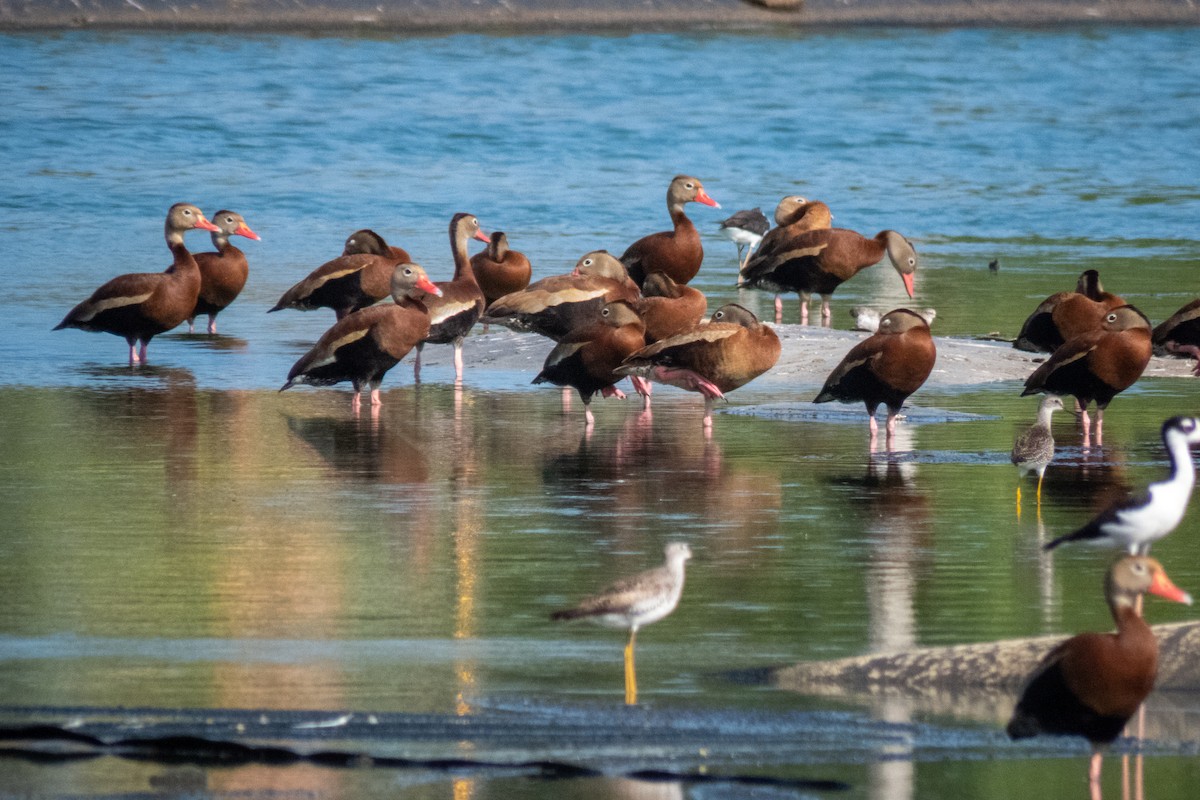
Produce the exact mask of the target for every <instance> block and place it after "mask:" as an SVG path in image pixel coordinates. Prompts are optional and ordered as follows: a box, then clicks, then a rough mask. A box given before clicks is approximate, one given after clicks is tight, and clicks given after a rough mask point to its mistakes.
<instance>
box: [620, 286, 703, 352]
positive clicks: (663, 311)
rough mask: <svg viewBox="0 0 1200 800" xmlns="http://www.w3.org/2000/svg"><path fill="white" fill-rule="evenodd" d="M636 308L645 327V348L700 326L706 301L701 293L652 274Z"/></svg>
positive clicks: (643, 288) (691, 287)
mask: <svg viewBox="0 0 1200 800" xmlns="http://www.w3.org/2000/svg"><path fill="white" fill-rule="evenodd" d="M636 308H637V312H638V316H640V317H641V318H642V322H644V323H646V344H654V343H655V342H657V341H659V340H660V339H666V338H667V337H670V336H674V335H675V334H677V333H684V332H686V331H690V330H691V329H692V328H694V327H696V326H697V325H699V324H700V320H702V319H703V318H704V312H705V311H707V310H708V299H707V298H706V297H705V296H704V292H702V291H700V290H699V289H697V288H695V287H693V286H688V285H686V284H682V285H681V284H678V283H676V282H675V281H673V280H671V277H670V276H669V275H667V274H666V273H664V272H651V273H650V274H649V275H647V276H646V282H645V283H643V284H642V299H641V300H638V301H637V306H636Z"/></svg>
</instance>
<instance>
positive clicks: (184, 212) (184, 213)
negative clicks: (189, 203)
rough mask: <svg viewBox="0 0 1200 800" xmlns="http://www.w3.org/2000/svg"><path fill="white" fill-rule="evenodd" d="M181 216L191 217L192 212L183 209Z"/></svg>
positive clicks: (188, 209)
mask: <svg viewBox="0 0 1200 800" xmlns="http://www.w3.org/2000/svg"><path fill="white" fill-rule="evenodd" d="M183 215H184V216H185V217H190V216H191V215H192V210H191V209H190V208H185V209H184V210H183Z"/></svg>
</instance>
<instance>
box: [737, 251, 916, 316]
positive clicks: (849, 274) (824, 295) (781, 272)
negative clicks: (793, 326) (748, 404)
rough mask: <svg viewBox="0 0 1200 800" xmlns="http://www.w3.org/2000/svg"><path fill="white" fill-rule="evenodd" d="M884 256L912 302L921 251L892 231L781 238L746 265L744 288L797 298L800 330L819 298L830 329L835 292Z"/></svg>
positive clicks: (822, 312) (822, 314) (822, 313)
mask: <svg viewBox="0 0 1200 800" xmlns="http://www.w3.org/2000/svg"><path fill="white" fill-rule="evenodd" d="M768 236H769V234H768ZM885 255H886V256H887V258H888V260H889V261H890V262H891V264H892V266H893V267H894V268H895V269H896V272H897V273H898V274H899V275H900V279H901V281H902V282H903V283H904V291H905V292H907V293H908V296H909V297H912V296H913V285H914V284H913V281H914V275H915V274H916V271H917V251H916V250H915V249H914V248H913V246H912V244H911V243H910V242H909V241H908V240H907V239H905V238H904V237H903V236H901V235H900V234H899V233H897V232H896V231H892V230H885V231H880V232H879V233H878V234H876V235H875V236H874V237H872V238H870V239H868V238H867V237H865V236H863V235H862V234H860V233H856V232H855V231H851V230H846V229H844V228H823V229H820V230H811V231H806V232H802V233H798V234H796V235H789V236H784V237H781V240H780V241H779V242H778V244H776V245H775V246H773V247H771V248H768V246H767V242H766V241H764V242H763V244H762V246H761V247H759V250H758V255H756V256H755V257H754V258H753V259H751V261H750V263H748V264H747V265H746V271H745V279H746V285H747V286H754V287H758V288H761V289H768V290H771V291H774V292H776V293H788V292H797V293H799V295H800V324H801V325H807V324H808V303H809V300H810V298H811V297H812V295H813V294H814V293H816V294H819V295H821V323H822V324H823V325H826V326H828V325H829V324H830V319H831V316H832V311H831V310H830V305H829V302H830V299H831V298H832V296H833V292H834V291H835V290H836V289H837V288H838V287H839V286H841V285H842V284H843V283H845V282H846V281H848V280H850V279H851V278H853V277H854V276H855V275H857V274H858V273H859V272H861V271H862V270H864V269H866V268H867V267H871V266H874V265H875V264H878V263H879V262H880V261H881V260H882V259H883V257H884V256H885Z"/></svg>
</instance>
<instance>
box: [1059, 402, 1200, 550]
mask: <svg viewBox="0 0 1200 800" xmlns="http://www.w3.org/2000/svg"><path fill="white" fill-rule="evenodd" d="M1162 440H1163V445H1164V446H1165V447H1166V448H1167V457H1168V458H1169V459H1170V462H1171V472H1170V474H1169V475H1168V476H1167V477H1166V479H1165V480H1161V481H1158V482H1156V483H1152V484H1150V485H1149V486H1148V487H1147V488H1146V491H1145V492H1143V493H1141V494H1139V495H1134V496H1132V497H1129V498H1126V499H1125V500H1119V501H1117V502H1116V503H1113V504H1112V505H1110V506H1109V507H1108V508H1106V509H1104V511H1101V512H1100V513H1099V514H1098V515H1096V516H1095V517H1094V518H1093V519H1092V520H1091V521H1090V522H1088V523H1087V524H1086V525H1084V526H1083V527H1082V528H1079V529H1078V530H1075V531H1072V532H1071V533H1068V534H1066V535H1065V536H1060V537H1058V538H1057V539H1054V540H1053V541H1051V542H1050V543H1048V544H1047V545H1046V549H1047V550H1053V549H1054V548H1056V547H1058V546H1059V545H1060V544H1065V543H1066V542H1093V543H1095V544H1104V545H1110V546H1114V547H1122V548H1125V549H1127V550H1128V551H1129V552H1130V554H1140V555H1145V554H1146V553H1148V552H1150V545H1152V544H1153V543H1154V542H1157V541H1158V540H1159V539H1161V538H1163V537H1164V536H1166V535H1167V534H1168V533H1170V532H1171V531H1173V530H1175V528H1177V527H1178V526H1179V523H1180V522H1181V521H1182V520H1183V515H1184V513H1186V512H1187V507H1188V503H1189V502H1190V500H1191V498H1192V488H1193V487H1194V486H1195V485H1196V466H1195V464H1194V463H1193V462H1192V452H1191V448H1192V447H1194V446H1196V445H1197V444H1200V419H1197V418H1196V417H1171V418H1170V419H1169V420H1167V421H1166V422H1164V423H1163V426H1162Z"/></svg>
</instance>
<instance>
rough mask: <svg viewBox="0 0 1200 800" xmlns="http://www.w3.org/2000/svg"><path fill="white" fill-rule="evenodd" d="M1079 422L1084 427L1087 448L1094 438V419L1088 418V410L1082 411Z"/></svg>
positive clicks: (1084, 443) (1084, 441) (1084, 442)
mask: <svg viewBox="0 0 1200 800" xmlns="http://www.w3.org/2000/svg"><path fill="white" fill-rule="evenodd" d="M1079 422H1080V424H1082V425H1083V446H1084V447H1087V446H1088V445H1089V444H1090V443H1091V438H1092V418H1091V417H1089V416H1088V412H1087V409H1086V408H1083V409H1081V410H1080V412H1079Z"/></svg>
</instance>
